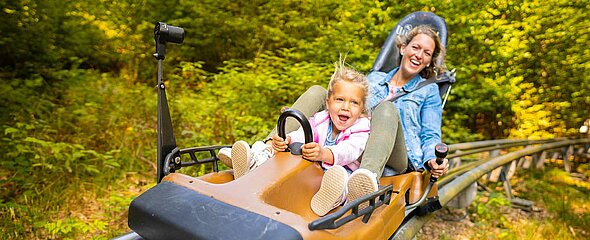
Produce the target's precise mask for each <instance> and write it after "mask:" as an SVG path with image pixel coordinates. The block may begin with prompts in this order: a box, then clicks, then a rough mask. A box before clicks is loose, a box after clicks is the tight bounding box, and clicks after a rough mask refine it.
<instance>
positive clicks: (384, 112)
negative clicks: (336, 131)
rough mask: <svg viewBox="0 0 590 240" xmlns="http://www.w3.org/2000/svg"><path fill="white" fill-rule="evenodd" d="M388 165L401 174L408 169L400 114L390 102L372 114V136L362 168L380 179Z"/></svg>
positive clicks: (381, 105)
mask: <svg viewBox="0 0 590 240" xmlns="http://www.w3.org/2000/svg"><path fill="white" fill-rule="evenodd" d="M386 164H387V165H388V166H390V167H392V168H393V169H394V170H395V171H397V172H399V173H403V172H405V171H406V168H407V167H408V155H407V152H406V143H405V139H404V133H403V129H402V123H401V120H400V116H399V112H398V111H397V109H396V108H395V106H394V105H393V104H392V103H391V102H389V101H386V102H382V103H380V104H379V105H377V107H376V108H375V110H374V111H373V113H372V117H371V134H370V135H369V139H368V140H367V147H366V148H365V153H364V154H363V157H362V160H361V166H360V167H361V168H365V169H367V170H369V171H371V172H373V173H375V174H377V179H379V178H381V174H382V173H383V169H384V168H385V165H386Z"/></svg>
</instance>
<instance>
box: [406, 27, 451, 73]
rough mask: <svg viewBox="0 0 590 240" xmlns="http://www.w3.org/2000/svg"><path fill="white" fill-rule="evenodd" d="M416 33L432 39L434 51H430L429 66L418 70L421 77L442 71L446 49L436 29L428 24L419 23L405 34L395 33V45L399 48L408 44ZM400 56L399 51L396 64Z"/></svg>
mask: <svg viewBox="0 0 590 240" xmlns="http://www.w3.org/2000/svg"><path fill="white" fill-rule="evenodd" d="M418 34H425V35H426V36H429V37H430V38H432V40H434V52H433V53H432V59H431V60H430V64H429V66H427V67H426V68H424V69H422V71H420V76H422V77H423V78H430V77H431V76H436V75H437V73H440V72H444V71H445V70H446V67H445V64H444V61H445V55H446V49H445V47H444V46H443V45H442V43H441V41H440V37H438V34H437V33H436V31H434V29H432V28H431V27H430V26H428V25H419V26H417V27H415V28H413V29H412V30H410V32H409V33H408V34H406V35H402V34H400V35H397V47H398V48H400V49H401V47H402V46H408V44H410V42H411V41H412V39H414V37H416V36H417V35H418ZM402 57H403V56H401V52H400V56H399V62H398V64H399V63H400V62H401V60H402Z"/></svg>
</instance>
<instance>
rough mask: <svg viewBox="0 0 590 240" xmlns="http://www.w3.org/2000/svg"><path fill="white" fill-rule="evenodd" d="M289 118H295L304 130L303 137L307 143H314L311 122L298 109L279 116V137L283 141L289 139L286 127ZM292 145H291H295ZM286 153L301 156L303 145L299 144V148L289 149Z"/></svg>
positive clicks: (288, 110) (289, 110)
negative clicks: (289, 152)
mask: <svg viewBox="0 0 590 240" xmlns="http://www.w3.org/2000/svg"><path fill="white" fill-rule="evenodd" d="M287 117H292V118H295V120H297V121H298V122H299V124H300V125H301V127H302V128H303V135H304V137H305V143H310V142H313V132H312V131H311V125H310V124H309V121H308V120H307V118H306V117H305V115H304V114H303V113H302V112H300V111H299V110H297V109H292V108H290V109H287V110H286V111H284V112H283V113H281V115H280V116H279V121H278V123H277V131H278V134H279V137H281V138H283V139H287V133H286V132H285V126H286V124H287ZM293 144H294V143H292V144H291V145H293ZM289 148H290V149H287V150H286V151H289V150H290V151H291V153H293V154H296V155H301V144H298V145H297V147H289Z"/></svg>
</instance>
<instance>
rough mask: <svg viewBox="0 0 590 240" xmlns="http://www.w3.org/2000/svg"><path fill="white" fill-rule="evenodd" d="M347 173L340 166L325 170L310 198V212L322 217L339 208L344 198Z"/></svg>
mask: <svg viewBox="0 0 590 240" xmlns="http://www.w3.org/2000/svg"><path fill="white" fill-rule="evenodd" d="M347 179H348V172H346V169H344V167H342V166H340V165H334V166H332V167H331V168H330V169H328V170H326V172H325V173H324V177H323V178H322V184H321V185H320V189H319V190H318V192H317V193H316V194H315V195H313V197H312V198H311V210H312V211H313V212H314V213H315V214H317V215H319V216H324V215H326V214H327V213H328V212H330V211H331V210H332V209H334V208H336V207H338V206H340V204H341V203H342V202H343V201H344V198H345V197H346V180H347Z"/></svg>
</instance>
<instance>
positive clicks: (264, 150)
mask: <svg viewBox="0 0 590 240" xmlns="http://www.w3.org/2000/svg"><path fill="white" fill-rule="evenodd" d="M250 152H251V153H252V156H251V158H252V162H251V163H250V169H254V168H257V167H258V166H260V165H261V164H263V163H264V162H266V160H268V159H269V158H271V157H272V156H273V153H272V148H271V147H269V146H268V145H266V143H264V142H262V141H256V142H255V143H254V144H252V148H251V149H250Z"/></svg>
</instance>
